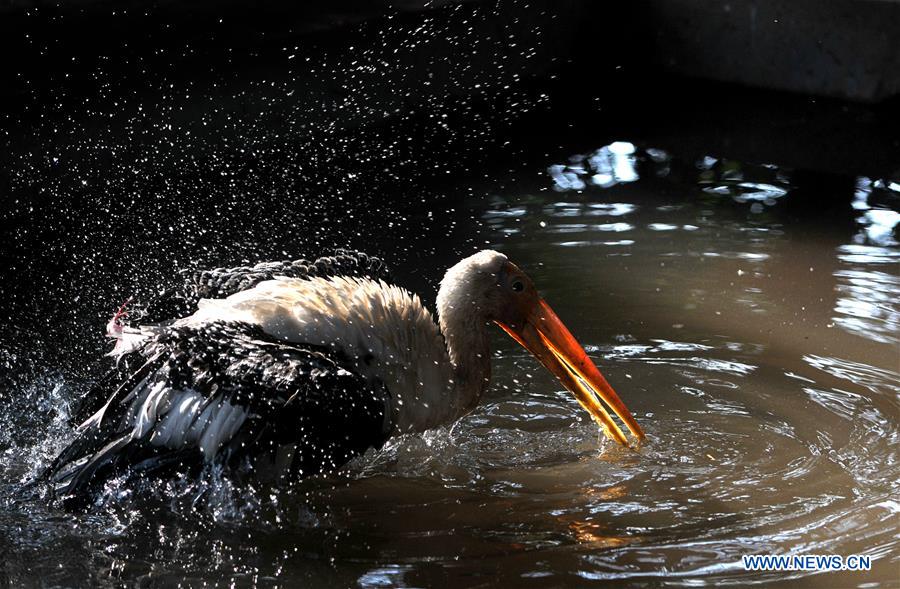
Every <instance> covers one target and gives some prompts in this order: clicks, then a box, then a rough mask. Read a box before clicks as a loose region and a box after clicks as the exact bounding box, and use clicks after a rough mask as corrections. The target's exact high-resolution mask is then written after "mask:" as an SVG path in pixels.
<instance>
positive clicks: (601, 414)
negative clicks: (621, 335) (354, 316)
mask: <svg viewBox="0 0 900 589" xmlns="http://www.w3.org/2000/svg"><path fill="white" fill-rule="evenodd" d="M438 307H439V308H440V309H441V311H442V313H441V315H442V317H441V322H442V327H445V328H446V327H449V326H445V325H444V314H445V313H446V312H447V311H452V312H453V315H455V316H456V317H459V315H460V314H465V315H466V316H467V317H470V318H472V319H473V320H474V321H476V322H485V321H486V322H493V323H496V324H497V325H498V326H500V328H502V329H503V331H505V332H506V333H507V334H509V336H510V337H512V338H513V339H514V340H516V341H517V342H519V344H521V345H522V346H523V347H524V348H525V349H527V350H528V351H529V352H531V353H532V354H533V355H534V357H535V358H537V360H538V361H539V362H540V363H541V364H543V365H544V367H546V368H547V369H548V370H549V371H550V372H552V373H553V374H554V375H555V376H556V377H557V378H558V379H559V380H560V382H561V383H562V384H563V386H565V387H566V388H567V389H568V390H569V391H571V392H572V394H573V395H575V398H576V399H577V400H578V402H579V403H580V404H581V406H582V407H584V409H586V410H587V411H588V413H590V414H591V416H592V417H593V418H594V419H595V420H596V421H597V422H598V423H599V424H600V425H601V426H602V427H603V431H604V432H605V433H606V435H607V436H609V437H610V438H612V439H614V440H615V441H617V442H619V443H620V444H622V445H626V446H627V445H629V444H628V439H627V438H626V436H625V434H624V433H623V432H622V429H621V428H620V427H619V426H618V424H616V422H615V421H614V420H613V418H612V417H611V416H610V414H609V412H608V411H607V409H606V407H604V404H605V405H606V406H607V407H609V409H611V410H612V411H613V413H615V414H616V415H617V416H618V417H619V418H620V419H621V420H622V422H623V423H624V424H625V426H626V427H627V428H628V429H629V430H630V431H631V433H632V434H633V435H634V436H635V437H636V438H637V439H638V440H641V439H643V437H644V432H643V430H642V429H641V427H640V426H639V425H638V424H637V422H636V421H635V420H634V417H632V415H631V412H629V411H628V408H627V407H625V404H624V403H622V401H621V399H619V396H618V395H617V394H616V392H615V391H614V390H613V388H612V387H611V386H610V385H609V383H608V382H606V379H605V378H604V377H603V375H602V374H601V373H600V371H599V370H598V369H597V367H596V366H595V365H594V363H593V362H592V361H591V359H590V358H589V357H588V355H587V354H586V353H585V351H584V348H583V347H582V346H581V344H579V343H578V341H577V340H576V339H575V337H574V336H573V335H572V334H571V332H570V331H569V330H568V329H567V328H566V326H565V325H564V324H563V322H562V321H561V320H560V319H559V317H557V316H556V313H554V312H553V310H552V309H551V308H550V306H549V305H548V304H547V303H546V302H545V301H544V300H543V299H542V298H541V297H540V295H538V292H537V289H536V288H535V286H534V283H533V282H532V281H531V279H530V278H529V277H528V276H527V275H526V274H525V273H524V272H523V271H522V270H521V269H520V268H519V267H518V266H516V265H515V264H513V263H512V262H510V261H509V260H508V259H507V257H506V256H504V255H503V254H501V253H499V252H495V251H492V250H484V251H481V252H478V253H477V254H475V255H473V256H470V257H468V258H466V259H464V260H462V261H461V262H459V263H458V264H456V265H455V266H453V267H452V268H450V270H448V271H447V274H446V275H445V276H444V280H443V281H442V283H441V291H440V293H439V294H438Z"/></svg>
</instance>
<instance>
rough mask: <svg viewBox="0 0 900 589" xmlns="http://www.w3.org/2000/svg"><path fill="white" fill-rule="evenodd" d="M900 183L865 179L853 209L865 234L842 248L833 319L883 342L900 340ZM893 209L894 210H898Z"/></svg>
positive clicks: (858, 184)
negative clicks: (899, 247)
mask: <svg viewBox="0 0 900 589" xmlns="http://www.w3.org/2000/svg"><path fill="white" fill-rule="evenodd" d="M898 205H900V184H897V183H896V182H886V181H884V180H875V181H873V180H871V179H869V178H866V177H860V178H857V180H856V191H855V193H854V195H853V202H852V207H853V209H854V210H855V211H858V212H860V213H862V214H861V215H860V216H858V217H857V218H856V222H857V224H858V226H859V232H858V233H857V234H856V235H854V236H853V243H852V244H847V245H843V246H841V247H839V248H838V260H840V262H841V264H840V267H839V268H838V269H837V270H836V271H835V273H834V276H835V278H836V279H837V284H836V287H835V288H836V291H837V293H838V299H837V302H836V304H835V308H834V312H835V316H834V318H833V321H834V323H835V324H836V325H838V326H840V327H841V328H843V329H846V330H847V331H849V332H851V333H853V334H855V335H858V336H860V337H863V338H867V339H871V340H873V341H877V342H883V343H891V344H897V343H898V342H900V339H898V338H900V277H898V276H897V273H896V270H897V264H898V263H900V252H898V250H897V248H896V246H897V245H898V242H897V226H898V224H900V212H898V211H897V210H895V209H897V208H898ZM892 207H893V208H892Z"/></svg>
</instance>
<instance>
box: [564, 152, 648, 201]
mask: <svg viewBox="0 0 900 589" xmlns="http://www.w3.org/2000/svg"><path fill="white" fill-rule="evenodd" d="M660 153H661V152H659V150H657V155H658V156H659V154H660ZM634 154H635V147H634V145H633V144H631V143H628V142H626V141H616V142H614V143H610V144H609V145H604V146H603V147H601V148H600V149H598V150H596V151H595V152H593V153H592V154H590V155H588V156H584V155H576V156H572V157H571V158H569V164H568V165H561V164H555V165H552V166H550V167H549V168H548V169H547V171H548V172H549V173H550V177H551V178H553V183H554V184H553V188H554V189H555V190H557V191H559V192H565V191H567V190H579V191H580V190H584V189H585V187H586V186H587V185H588V184H590V185H591V186H598V187H600V188H609V187H610V186H615V185H616V184H621V183H627V182H634V181H635V180H637V179H638V173H637V170H636V169H635V161H636V160H635V156H634ZM659 157H662V156H659Z"/></svg>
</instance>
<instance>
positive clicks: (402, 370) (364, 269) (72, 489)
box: [44, 250, 644, 500]
mask: <svg viewBox="0 0 900 589" xmlns="http://www.w3.org/2000/svg"><path fill="white" fill-rule="evenodd" d="M181 279H182V282H181V283H179V284H177V285H176V286H174V287H171V288H169V289H167V290H164V291H162V292H161V293H160V294H159V295H157V296H155V297H153V298H151V299H150V300H149V302H147V303H141V302H139V301H131V300H129V301H128V302H126V305H123V307H122V308H120V309H119V311H118V312H116V314H115V315H114V316H113V319H112V320H111V321H110V322H109V324H108V325H107V334H108V335H109V336H110V337H111V338H113V339H114V340H115V346H114V348H113V350H112V351H111V352H110V353H109V354H108V355H109V356H111V357H112V359H113V361H114V367H113V368H112V369H110V370H109V372H107V373H106V374H105V375H104V376H103V377H102V378H100V379H99V380H98V382H97V384H96V385H95V386H94V387H93V388H92V389H91V390H90V391H89V392H88V393H87V394H86V395H85V397H84V399H83V400H82V404H81V409H80V410H79V411H78V412H77V413H76V418H77V421H80V424H79V425H78V426H77V427H76V428H75V437H74V439H73V440H72V442H71V443H70V444H69V445H68V446H67V447H66V448H65V449H63V450H62V451H61V452H60V453H59V454H58V456H57V457H56V459H55V460H54V461H53V462H52V464H51V465H50V466H49V467H48V468H47V469H46V471H45V473H44V478H45V480H46V481H47V482H48V483H49V484H50V487H51V492H52V493H53V494H54V495H55V496H56V497H59V498H64V499H72V500H76V499H79V498H87V497H90V496H91V494H93V493H96V492H97V490H98V489H100V488H101V487H102V486H103V485H104V484H106V483H107V482H108V481H110V480H117V481H120V482H121V481H127V480H136V479H146V478H154V477H164V476H166V473H170V474H171V472H173V471H175V472H178V471H179V469H184V468H187V466H189V465H200V467H202V466H203V465H209V464H218V465H222V466H223V467H224V468H227V469H229V470H233V471H235V472H243V473H248V472H249V473H253V474H254V475H255V476H256V477H258V478H260V479H264V480H275V481H278V480H284V479H287V478H294V479H302V478H305V477H309V476H313V475H319V474H323V473H328V472H332V471H336V470H339V469H340V468H341V467H342V466H344V465H346V463H347V462H348V461H350V460H351V459H353V458H354V457H357V456H359V455H361V454H363V453H364V452H365V451H367V450H368V449H369V448H375V449H379V448H381V447H382V446H383V445H384V443H385V442H386V441H387V440H388V439H390V438H392V437H394V436H399V435H403V434H414V433H419V432H424V431H427V430H429V429H433V428H436V427H439V426H442V425H445V424H450V423H453V422H455V421H456V420H458V419H460V418H461V417H463V416H465V415H466V414H468V413H470V412H471V411H472V410H473V409H475V407H476V406H477V404H478V402H479V400H480V399H481V398H482V397H483V396H484V394H485V391H486V390H487V389H488V385H489V382H490V376H491V357H492V355H491V349H490V348H491V346H490V325H491V324H496V325H497V326H499V327H500V328H501V329H502V330H503V331H505V332H506V333H507V334H508V335H509V336H510V337H512V338H513V339H514V340H515V341H517V342H518V343H519V344H521V345H522V346H523V347H524V348H526V349H527V350H528V351H529V352H530V353H531V354H533V355H534V356H535V358H536V359H537V360H538V361H539V362H540V363H541V364H542V365H543V366H544V367H546V368H547V369H548V370H549V371H550V372H551V373H552V374H554V375H555V376H556V377H557V378H558V379H559V381H560V382H561V383H562V385H563V386H565V388H566V389H568V390H569V391H570V392H571V393H572V394H573V395H574V396H575V398H576V399H577V401H578V402H579V403H580V404H581V406H582V407H583V408H584V409H586V410H587V412H588V413H589V414H590V415H591V416H592V417H593V419H594V420H595V421H596V422H597V423H598V424H599V425H600V426H601V428H602V430H603V431H604V432H605V433H606V435H607V436H608V437H610V438H611V439H613V440H615V441H616V442H618V443H619V444H622V445H624V446H633V444H634V443H635V442H637V443H639V442H640V441H641V440H642V439H644V432H643V430H642V429H641V427H640V425H638V423H637V422H636V421H635V419H634V417H633V416H632V414H631V413H630V411H629V410H628V409H627V408H626V406H625V405H624V403H623V402H622V401H621V399H620V398H619V396H618V395H617V394H616V392H615V391H614V390H613V388H612V387H611V386H610V385H609V383H608V382H607V381H606V379H605V378H604V377H603V375H602V374H601V373H600V371H599V369H598V368H597V367H596V365H595V364H594V362H593V361H592V360H591V359H590V358H589V357H588V355H587V353H586V352H585V350H584V348H583V347H582V346H581V345H580V344H579V343H578V341H577V340H576V339H575V337H574V336H573V335H572V334H571V332H570V331H569V330H568V329H567V328H566V327H565V325H564V324H563V323H562V321H561V320H560V319H559V318H558V317H557V315H556V314H555V313H554V312H553V310H552V309H551V308H550V306H549V305H548V304H547V303H546V302H545V301H544V300H543V299H542V298H541V297H540V295H539V294H538V291H537V289H536V287H535V285H534V283H533V282H532V281H531V279H530V278H529V277H528V276H527V275H526V274H525V273H524V272H523V271H522V270H521V269H520V268H519V267H518V266H516V265H515V264H514V263H513V262H511V261H510V260H509V259H508V258H507V256H505V255H504V254H502V253H499V252H496V251H493V250H483V251H480V252H477V253H475V254H473V255H470V256H468V257H466V258H465V259H463V260H462V261H460V262H459V263H457V264H455V265H454V266H452V267H451V268H450V269H449V270H447V272H446V274H445V275H444V277H443V279H442V280H441V282H440V288H439V291H438V293H437V299H436V310H437V321H435V319H434V316H433V315H432V314H431V312H430V311H429V310H428V309H427V308H426V307H425V305H424V304H423V303H422V301H421V299H420V298H419V297H418V296H416V295H414V294H412V293H410V292H409V291H408V290H406V289H404V288H402V287H400V286H397V285H396V284H394V281H393V280H392V278H391V273H390V271H389V270H388V268H387V265H386V264H385V263H384V262H383V261H382V260H381V259H380V258H378V257H375V256H369V255H367V254H365V253H362V252H357V251H353V250H337V251H335V252H332V253H331V255H327V256H323V257H320V258H318V259H316V260H314V261H308V260H302V259H301V260H296V261H280V262H265V263H260V264H257V265H255V266H242V267H235V268H216V269H213V270H204V271H192V270H185V271H182V272H181ZM604 404H605V405H606V407H608V408H609V409H610V410H612V412H613V413H615V414H616V415H617V416H618V418H619V419H620V420H621V421H622V423H624V425H625V426H626V428H627V429H628V431H629V432H630V433H631V436H632V437H633V440H632V439H629V437H628V436H626V434H625V433H624V432H623V431H622V428H621V427H620V426H619V425H618V424H617V423H616V421H615V420H614V419H613V418H612V417H611V415H610V414H609V411H608V410H607V408H606V407H604ZM82 419H83V421H82Z"/></svg>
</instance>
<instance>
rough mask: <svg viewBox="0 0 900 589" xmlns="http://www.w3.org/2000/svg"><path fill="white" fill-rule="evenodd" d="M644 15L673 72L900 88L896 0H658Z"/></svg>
mask: <svg viewBox="0 0 900 589" xmlns="http://www.w3.org/2000/svg"><path fill="white" fill-rule="evenodd" d="M647 18H648V21H647V26H648V27H649V28H650V29H651V30H653V31H655V36H656V60H657V62H658V63H659V64H660V65H661V66H662V67H663V68H664V69H665V70H667V71H669V72H672V73H677V74H682V75H689V76H695V77H700V78H708V79H712V80H720V81H728V82H738V83H741V84H745V85H748V86H758V87H762V88H769V89H776V90H790V91H792V92H801V93H804V94H811V95H820V96H835V97H840V98H845V99H850V100H859V101H867V102H874V101H879V100H883V99H885V98H888V97H891V96H895V95H897V94H900V3H898V2H895V1H892V0H728V1H725V2H696V1H695V0H653V1H650V2H648V3H647Z"/></svg>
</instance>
